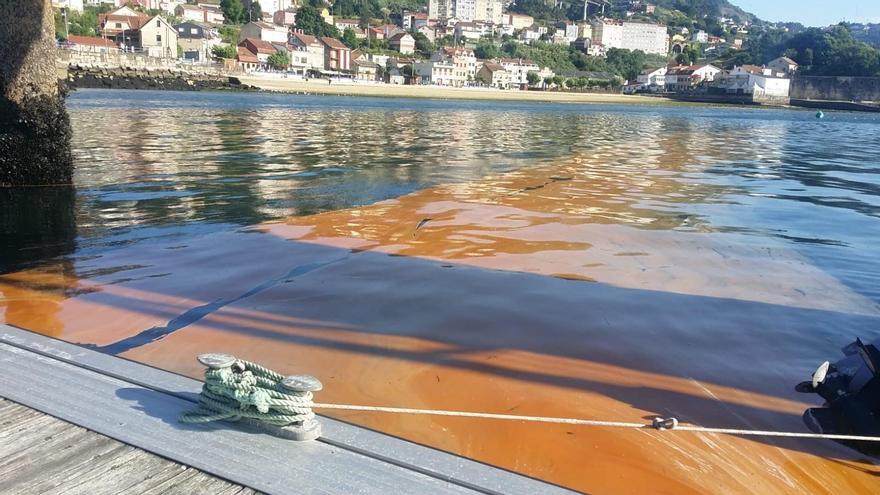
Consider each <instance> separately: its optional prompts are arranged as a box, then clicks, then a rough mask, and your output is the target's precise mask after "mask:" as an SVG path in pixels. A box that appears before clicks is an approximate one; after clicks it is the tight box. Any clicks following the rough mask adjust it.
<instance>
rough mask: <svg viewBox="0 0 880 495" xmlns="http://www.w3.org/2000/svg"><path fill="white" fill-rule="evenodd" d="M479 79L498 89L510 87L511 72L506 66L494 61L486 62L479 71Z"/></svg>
mask: <svg viewBox="0 0 880 495" xmlns="http://www.w3.org/2000/svg"><path fill="white" fill-rule="evenodd" d="M477 80H478V81H481V82H482V83H483V84H485V85H487V86H491V87H493V88H498V89H508V88H509V87H510V74H508V72H507V71H506V70H504V67H502V66H501V65H499V64H495V63H492V62H486V63H485V64H483V66H482V67H480V71H479V72H477Z"/></svg>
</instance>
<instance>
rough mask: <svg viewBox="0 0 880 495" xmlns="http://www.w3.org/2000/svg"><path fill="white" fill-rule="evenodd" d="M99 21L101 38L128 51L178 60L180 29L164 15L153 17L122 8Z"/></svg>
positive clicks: (105, 15)
mask: <svg viewBox="0 0 880 495" xmlns="http://www.w3.org/2000/svg"><path fill="white" fill-rule="evenodd" d="M98 22H99V25H100V26H101V27H100V33H101V36H102V37H103V38H106V39H109V40H111V41H113V42H114V43H115V44H117V45H118V46H120V47H122V48H123V49H124V50H126V51H138V52H142V53H144V54H146V55H148V56H151V57H161V58H177V30H176V29H174V27H173V26H172V25H171V24H169V23H168V21H166V20H165V18H164V17H162V16H158V15H157V16H153V17H150V16H148V15H145V14H142V13H140V12H135V11H134V10H132V9H130V8H129V7H121V8H119V9H116V10H114V11H112V12H107V13H104V14H100V15H99V16H98Z"/></svg>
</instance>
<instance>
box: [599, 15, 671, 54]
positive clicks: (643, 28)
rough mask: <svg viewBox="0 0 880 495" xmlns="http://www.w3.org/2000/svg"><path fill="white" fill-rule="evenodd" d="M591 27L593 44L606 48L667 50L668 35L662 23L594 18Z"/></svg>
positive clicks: (647, 50)
mask: <svg viewBox="0 0 880 495" xmlns="http://www.w3.org/2000/svg"><path fill="white" fill-rule="evenodd" d="M591 28H592V35H593V38H592V41H593V45H601V46H603V47H605V49H606V50H607V49H609V48H622V49H626V50H641V51H643V52H645V53H653V54H658V55H666V54H667V53H668V52H669V35H668V34H667V33H666V26H664V25H662V24H651V23H647V22H636V21H618V20H613V19H595V20H594V21H593V22H592V25H591Z"/></svg>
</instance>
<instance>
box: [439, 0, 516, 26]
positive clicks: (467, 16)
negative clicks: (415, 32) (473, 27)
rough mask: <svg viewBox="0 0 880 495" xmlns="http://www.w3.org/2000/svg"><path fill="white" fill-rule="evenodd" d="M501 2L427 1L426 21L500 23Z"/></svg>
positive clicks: (493, 0)
mask: <svg viewBox="0 0 880 495" xmlns="http://www.w3.org/2000/svg"><path fill="white" fill-rule="evenodd" d="M503 8H504V1H503V0H428V19H433V20H438V21H445V20H448V19H456V20H459V21H465V22H473V21H481V22H492V23H496V24H500V23H501V22H502V18H503V17H504V14H503Z"/></svg>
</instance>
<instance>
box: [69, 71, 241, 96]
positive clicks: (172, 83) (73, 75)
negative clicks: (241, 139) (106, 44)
mask: <svg viewBox="0 0 880 495" xmlns="http://www.w3.org/2000/svg"><path fill="white" fill-rule="evenodd" d="M67 84H68V86H69V87H71V88H104V89H167V90H174V91H198V90H204V89H245V88H244V87H243V86H241V85H240V84H236V80H235V79H234V78H230V77H229V76H225V75H220V74H206V73H202V72H189V71H184V70H180V69H172V68H167V69H166V68H150V69H147V68H143V69H142V68H127V67H116V68H106V67H82V66H73V67H69V68H68V70H67Z"/></svg>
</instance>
